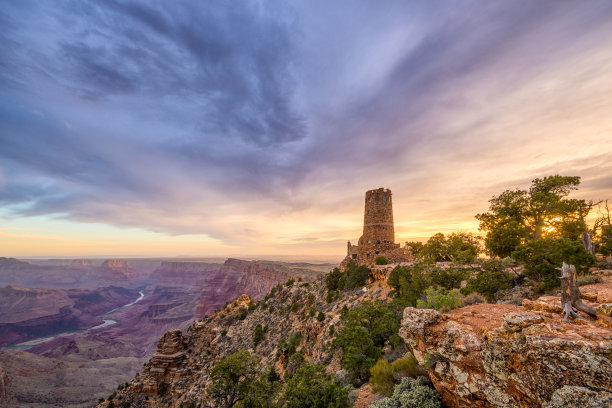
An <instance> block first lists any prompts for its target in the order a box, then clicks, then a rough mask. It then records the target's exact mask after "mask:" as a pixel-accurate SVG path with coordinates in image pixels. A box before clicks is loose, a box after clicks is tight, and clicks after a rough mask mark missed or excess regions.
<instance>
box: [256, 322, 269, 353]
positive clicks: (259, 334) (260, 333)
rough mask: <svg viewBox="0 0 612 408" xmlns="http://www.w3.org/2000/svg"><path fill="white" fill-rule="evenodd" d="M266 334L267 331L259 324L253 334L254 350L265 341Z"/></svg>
mask: <svg viewBox="0 0 612 408" xmlns="http://www.w3.org/2000/svg"><path fill="white" fill-rule="evenodd" d="M265 333H266V331H265V330H264V328H263V327H262V326H261V324H259V323H257V326H255V330H254V332H253V348H257V345H258V344H259V343H261V341H262V340H263V338H264V336H265Z"/></svg>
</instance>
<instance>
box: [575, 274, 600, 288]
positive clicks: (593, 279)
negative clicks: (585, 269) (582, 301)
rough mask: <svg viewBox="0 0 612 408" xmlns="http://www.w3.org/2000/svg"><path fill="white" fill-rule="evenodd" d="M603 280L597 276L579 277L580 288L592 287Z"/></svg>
mask: <svg viewBox="0 0 612 408" xmlns="http://www.w3.org/2000/svg"><path fill="white" fill-rule="evenodd" d="M602 282H603V278H602V277H601V276H596V275H586V276H580V277H578V286H584V285H592V284H594V283H602Z"/></svg>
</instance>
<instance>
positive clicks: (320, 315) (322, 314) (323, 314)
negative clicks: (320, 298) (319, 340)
mask: <svg viewBox="0 0 612 408" xmlns="http://www.w3.org/2000/svg"><path fill="white" fill-rule="evenodd" d="M317 320H318V321H320V322H322V321H323V320H325V313H323V312H319V314H318V315H317Z"/></svg>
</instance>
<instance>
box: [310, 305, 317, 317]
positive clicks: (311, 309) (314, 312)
mask: <svg viewBox="0 0 612 408" xmlns="http://www.w3.org/2000/svg"><path fill="white" fill-rule="evenodd" d="M315 314H317V311H316V310H315V308H314V307H311V308H310V310H309V311H308V317H314V316H315Z"/></svg>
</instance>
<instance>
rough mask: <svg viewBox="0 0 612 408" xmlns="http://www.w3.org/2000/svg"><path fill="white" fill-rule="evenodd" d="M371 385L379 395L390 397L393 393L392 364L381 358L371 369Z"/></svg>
mask: <svg viewBox="0 0 612 408" xmlns="http://www.w3.org/2000/svg"><path fill="white" fill-rule="evenodd" d="M370 385H371V386H372V391H374V392H375V393H377V394H381V395H386V396H389V395H391V394H392V393H393V387H394V385H395V384H394V383H393V369H392V368H391V364H389V363H388V362H387V360H385V359H384V358H381V359H380V360H378V361H377V362H376V364H374V366H373V367H372V368H370Z"/></svg>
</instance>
